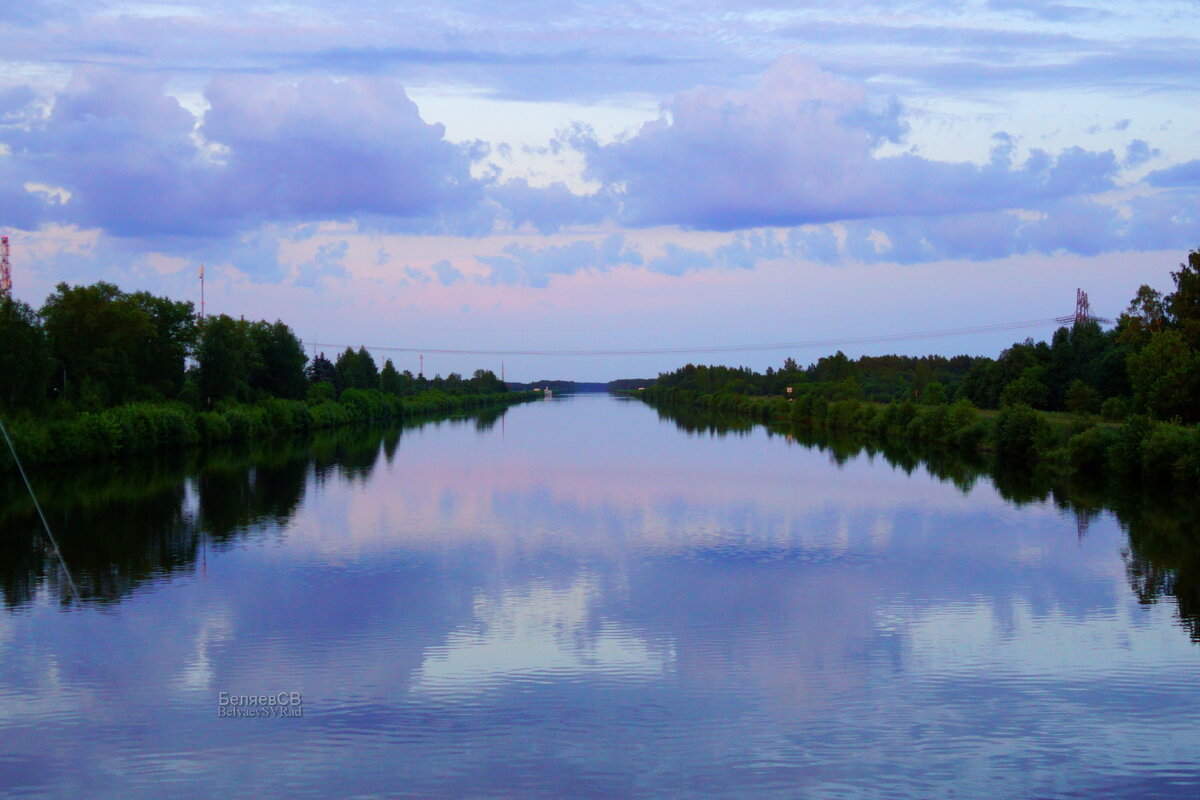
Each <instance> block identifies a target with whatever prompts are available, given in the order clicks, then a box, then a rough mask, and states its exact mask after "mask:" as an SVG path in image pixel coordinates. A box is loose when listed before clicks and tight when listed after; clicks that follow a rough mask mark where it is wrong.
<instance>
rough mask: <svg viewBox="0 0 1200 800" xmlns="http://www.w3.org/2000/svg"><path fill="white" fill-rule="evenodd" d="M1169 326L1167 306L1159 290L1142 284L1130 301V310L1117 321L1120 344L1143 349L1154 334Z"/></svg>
mask: <svg viewBox="0 0 1200 800" xmlns="http://www.w3.org/2000/svg"><path fill="white" fill-rule="evenodd" d="M1166 325H1167V304H1166V301H1165V300H1163V296H1162V293H1161V292H1159V291H1158V290H1157V289H1152V288H1150V287H1149V286H1147V285H1145V284H1142V285H1141V286H1139V287H1138V290H1137V293H1136V294H1134V296H1133V299H1132V300H1130V301H1129V308H1127V309H1126V310H1125V313H1124V314H1122V315H1121V316H1120V318H1119V319H1118V320H1117V331H1118V338H1119V340H1120V342H1121V343H1122V344H1124V345H1126V346H1127V347H1132V348H1134V349H1141V348H1142V347H1144V346H1145V345H1146V343H1147V342H1148V341H1149V339H1150V336H1151V335H1152V334H1155V333H1158V332H1159V331H1161V330H1163V329H1164V328H1165V327H1166Z"/></svg>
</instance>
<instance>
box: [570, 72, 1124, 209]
mask: <svg viewBox="0 0 1200 800" xmlns="http://www.w3.org/2000/svg"><path fill="white" fill-rule="evenodd" d="M899 115H900V109H899V106H898V105H897V104H895V103H892V104H889V105H888V106H886V107H885V108H884V109H882V110H874V109H872V107H871V105H870V103H869V101H868V98H867V95H866V92H865V90H864V89H863V87H862V86H860V85H858V84H854V83H850V82H847V81H844V80H842V79H840V78H838V77H836V76H834V75H832V74H830V73H827V72H824V71H823V70H821V69H820V68H819V67H817V66H816V65H814V64H812V63H809V62H803V61H799V60H796V59H791V58H785V59H782V60H780V61H779V62H777V63H776V64H775V65H774V66H772V67H771V68H770V69H769V70H767V72H766V73H765V74H764V75H763V77H762V81H761V83H760V84H759V85H758V86H756V87H754V88H752V89H749V90H746V91H739V90H726V89H716V88H699V89H695V90H692V91H689V92H685V93H683V94H680V95H677V96H676V97H675V98H674V99H672V100H671V101H670V102H668V103H666V104H665V106H664V113H663V115H662V116H661V117H659V118H658V119H657V120H654V121H652V122H649V123H647V124H645V125H644V126H642V128H641V129H640V130H639V131H637V133H636V134H635V135H633V136H631V137H629V138H626V139H624V140H618V141H615V142H613V143H611V144H601V143H599V142H598V141H597V140H596V139H595V138H594V137H591V136H588V135H586V133H580V132H578V131H577V132H576V134H575V136H574V139H573V144H574V145H575V146H576V147H577V148H578V149H580V150H581V151H582V153H583V154H584V156H585V157H586V159H587V173H586V174H587V176H588V177H590V178H592V179H594V180H598V181H600V182H601V183H603V184H604V185H605V186H606V187H608V188H609V189H610V190H611V191H612V192H613V193H614V195H616V196H618V197H619V198H620V199H621V201H622V203H623V210H622V215H621V219H622V220H623V221H625V222H627V223H629V224H633V225H642V226H652V225H664V224H665V225H681V226H685V227H689V228H701V229H710V230H735V229H739V228H752V227H759V226H778V225H797V224H803V223H811V222H828V221H834V220H851V219H862V218H868V217H881V216H892V215H897V214H918V215H931V214H939V213H960V212H963V211H981V210H993V209H1004V208H1017V207H1022V206H1025V205H1028V204H1030V203H1035V202H1040V201H1045V200H1050V199H1054V198H1059V197H1067V196H1072V195H1078V194H1083V193H1090V192H1097V191H1102V190H1105V189H1108V188H1110V187H1111V186H1112V185H1113V177H1114V175H1115V173H1116V169H1117V162H1116V157H1115V156H1114V155H1113V154H1112V153H1111V152H1101V153H1096V152H1089V151H1085V150H1082V149H1080V148H1078V147H1073V148H1068V149H1066V150H1064V151H1062V152H1061V153H1059V154H1058V155H1051V154H1049V153H1046V152H1044V151H1041V150H1034V151H1032V152H1031V153H1030V155H1029V157H1028V159H1027V160H1026V161H1025V162H1024V163H1022V164H1015V163H1013V161H1012V148H1011V147H1010V146H1009V145H1008V143H1007V142H1001V144H1000V146H999V147H998V148H997V149H996V151H995V153H994V155H993V158H992V160H991V162H990V163H988V164H984V165H982V166H980V165H975V164H970V163H950V162H939V161H933V160H930V159H926V158H923V157H920V156H917V155H912V154H904V155H898V156H888V157H881V156H878V155H876V154H875V150H876V147H877V146H878V145H879V144H880V142H881V141H882V140H883V139H884V138H892V137H893V136H895V135H897V134H898V133H899V131H901V130H902V121H901V120H900V118H899Z"/></svg>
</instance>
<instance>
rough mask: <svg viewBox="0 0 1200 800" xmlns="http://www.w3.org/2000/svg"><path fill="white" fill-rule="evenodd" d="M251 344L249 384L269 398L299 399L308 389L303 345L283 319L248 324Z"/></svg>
mask: <svg viewBox="0 0 1200 800" xmlns="http://www.w3.org/2000/svg"><path fill="white" fill-rule="evenodd" d="M250 339H251V341H252V343H253V345H254V350H255V353H254V359H253V368H252V371H251V374H250V387H251V388H252V389H256V390H259V391H263V392H266V393H267V394H268V395H270V396H272V397H285V398H288V399H292V400H299V399H300V398H302V397H304V396H305V392H306V391H307V389H308V384H307V381H306V380H305V377H304V365H305V363H306V362H307V361H308V358H307V357H306V356H305V355H304V346H303V345H302V344H301V343H300V340H299V339H298V338H297V337H296V334H295V333H293V332H292V329H291V328H289V327H288V326H287V325H285V324H283V322H281V321H279V320H276V321H275V322H274V323H267V322H256V323H254V324H253V325H252V326H251V327H250Z"/></svg>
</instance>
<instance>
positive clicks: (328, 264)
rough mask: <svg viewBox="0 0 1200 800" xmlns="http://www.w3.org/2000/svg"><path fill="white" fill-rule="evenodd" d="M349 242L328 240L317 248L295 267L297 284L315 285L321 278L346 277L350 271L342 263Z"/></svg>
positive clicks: (310, 286) (348, 247)
mask: <svg viewBox="0 0 1200 800" xmlns="http://www.w3.org/2000/svg"><path fill="white" fill-rule="evenodd" d="M349 249H350V244H349V243H348V242H346V241H340V242H330V243H329V244H323V245H321V246H320V247H318V248H317V254H316V255H315V256H314V257H313V258H312V259H310V260H308V261H305V262H304V263H302V264H300V265H299V266H298V267H297V268H296V277H295V281H294V282H295V284H296V285H297V286H305V287H309V288H312V287H315V286H317V284H318V283H319V282H320V280H321V279H322V278H326V277H330V278H348V277H350V273H349V272H347V271H346V268H345V267H344V266H343V265H342V262H343V260H344V259H345V258H346V253H347V252H348V251H349Z"/></svg>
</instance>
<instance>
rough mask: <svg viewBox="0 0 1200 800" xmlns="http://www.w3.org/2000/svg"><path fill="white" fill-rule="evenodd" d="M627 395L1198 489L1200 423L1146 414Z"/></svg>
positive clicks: (833, 433)
mask: <svg viewBox="0 0 1200 800" xmlns="http://www.w3.org/2000/svg"><path fill="white" fill-rule="evenodd" d="M630 394H631V395H632V396H636V397H638V398H640V399H642V400H643V401H644V402H646V403H649V404H650V405H652V406H661V407H664V408H672V407H674V408H687V409H694V410H701V411H704V410H707V411H713V412H718V413H724V414H733V415H737V416H740V417H743V418H746V419H750V420H753V421H756V422H761V423H763V424H766V425H769V426H770V427H771V428H772V429H774V430H777V431H780V432H784V433H790V434H794V435H799V436H804V437H805V438H808V437H812V436H818V437H820V436H827V437H830V438H839V439H841V440H843V441H844V440H846V439H850V440H852V441H854V442H856V443H858V444H862V445H867V444H874V445H876V446H879V447H882V446H885V445H887V444H895V443H898V442H902V443H905V444H906V445H907V446H908V447H910V448H912V449H914V450H915V451H916V452H917V453H918V454H921V455H922V456H924V457H937V456H939V455H941V454H944V453H946V452H950V451H953V452H958V453H960V454H964V455H972V456H975V457H982V458H984V459H985V460H987V461H988V462H990V464H989V466H990V467H991V468H1004V469H1012V468H1021V469H1027V470H1038V471H1046V472H1050V473H1053V474H1055V475H1057V476H1059V477H1063V478H1067V479H1084V480H1088V481H1091V482H1095V481H1097V480H1099V481H1104V482H1110V481H1115V482H1122V483H1126V484H1129V483H1134V484H1141V485H1144V486H1147V487H1151V486H1152V487H1154V488H1156V489H1167V490H1173V491H1176V492H1195V491H1196V489H1198V488H1200V429H1197V427H1196V426H1184V425H1178V424H1174V423H1170V422H1161V421H1156V420H1153V419H1150V418H1149V417H1145V416H1132V417H1129V418H1128V419H1126V420H1125V421H1124V422H1122V423H1113V422H1106V421H1103V420H1101V419H1099V418H1097V417H1095V416H1091V415H1077V414H1067V413H1055V412H1041V411H1035V410H1033V409H1031V408H1030V407H1029V406H1026V405H1020V404H1018V405H1013V406H1009V407H1007V408H1004V409H1001V410H999V411H996V412H981V411H979V410H978V409H976V408H975V407H974V406H973V405H972V404H971V403H970V402H969V401H967V400H959V401H957V402H955V403H933V404H924V405H918V404H915V403H912V402H902V403H897V402H892V403H886V404H885V403H871V402H863V401H859V400H837V401H832V402H831V401H828V400H826V399H825V398H823V397H821V396H819V395H816V394H800V395H797V396H796V398H795V399H794V400H788V399H785V398H781V397H761V396H750V395H743V394H735V393H730V392H721V393H716V394H708V393H704V392H697V391H694V390H690V389H674V388H668V389H663V388H656V387H648V388H647V389H645V390H642V391H637V392H631V393H630Z"/></svg>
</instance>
